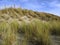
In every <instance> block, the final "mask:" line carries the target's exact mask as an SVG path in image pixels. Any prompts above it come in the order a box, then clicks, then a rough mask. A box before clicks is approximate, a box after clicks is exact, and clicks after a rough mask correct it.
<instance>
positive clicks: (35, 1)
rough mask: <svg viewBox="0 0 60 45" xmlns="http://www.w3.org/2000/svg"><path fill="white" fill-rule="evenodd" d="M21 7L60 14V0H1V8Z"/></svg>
mask: <svg viewBox="0 0 60 45" xmlns="http://www.w3.org/2000/svg"><path fill="white" fill-rule="evenodd" d="M14 5H15V7H16V8H17V7H21V8H23V9H29V10H34V11H39V12H47V13H51V14H55V15H58V16H60V0H0V9H3V8H5V7H11V6H12V7H14Z"/></svg>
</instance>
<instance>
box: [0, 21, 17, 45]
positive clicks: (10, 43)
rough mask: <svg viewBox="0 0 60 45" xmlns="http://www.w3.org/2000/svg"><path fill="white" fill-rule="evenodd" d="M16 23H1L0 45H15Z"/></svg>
mask: <svg viewBox="0 0 60 45" xmlns="http://www.w3.org/2000/svg"><path fill="white" fill-rule="evenodd" d="M17 30H18V23H17V21H12V22H11V23H7V22H1V23H0V35H1V36H0V37H2V43H1V44H2V45H16V43H15V42H17V38H16V35H17Z"/></svg>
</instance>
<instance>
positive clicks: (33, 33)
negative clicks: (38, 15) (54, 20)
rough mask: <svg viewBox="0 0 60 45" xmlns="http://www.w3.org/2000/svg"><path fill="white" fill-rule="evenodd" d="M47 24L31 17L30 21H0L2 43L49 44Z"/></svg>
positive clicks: (9, 44) (4, 44)
mask: <svg viewBox="0 0 60 45" xmlns="http://www.w3.org/2000/svg"><path fill="white" fill-rule="evenodd" d="M48 26H49V24H48V23H44V22H42V21H40V20H39V19H32V20H30V22H28V23H27V22H25V21H21V23H20V24H19V23H18V21H16V20H12V21H11V22H4V21H3V22H1V23H0V35H2V36H1V37H2V45H51V42H50V36H49V35H50V34H49V27H48Z"/></svg>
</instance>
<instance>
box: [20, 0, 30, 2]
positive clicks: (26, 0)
mask: <svg viewBox="0 0 60 45" xmlns="http://www.w3.org/2000/svg"><path fill="white" fill-rule="evenodd" d="M19 1H21V2H28V1H29V0H19Z"/></svg>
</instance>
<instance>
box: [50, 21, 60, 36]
mask: <svg viewBox="0 0 60 45" xmlns="http://www.w3.org/2000/svg"><path fill="white" fill-rule="evenodd" d="M49 24H50V32H51V34H52V35H60V22H59V21H57V22H56V21H53V22H49Z"/></svg>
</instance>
